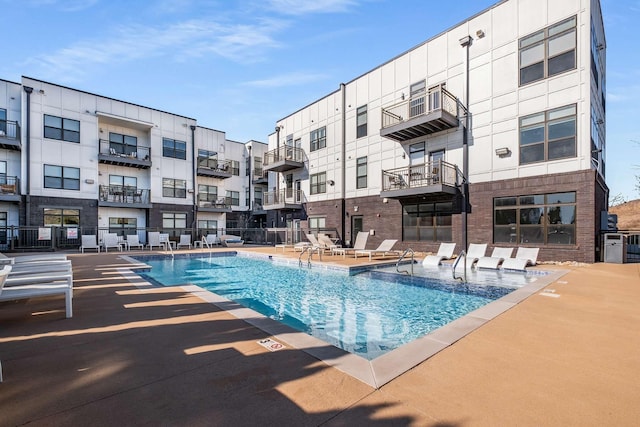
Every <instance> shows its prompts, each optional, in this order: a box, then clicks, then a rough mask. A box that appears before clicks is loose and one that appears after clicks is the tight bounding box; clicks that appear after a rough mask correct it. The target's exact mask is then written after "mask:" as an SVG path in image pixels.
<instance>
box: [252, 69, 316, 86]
mask: <svg viewBox="0 0 640 427" xmlns="http://www.w3.org/2000/svg"><path fill="white" fill-rule="evenodd" d="M326 78H327V75H325V74H318V73H308V74H306V73H302V72H297V73H287V74H281V75H278V76H273V77H270V78H268V79H262V80H252V81H248V82H245V83H244V84H245V85H246V86H253V87H263V88H276V87H285V86H300V85H304V84H307V83H311V82H316V81H319V80H324V79H326Z"/></svg>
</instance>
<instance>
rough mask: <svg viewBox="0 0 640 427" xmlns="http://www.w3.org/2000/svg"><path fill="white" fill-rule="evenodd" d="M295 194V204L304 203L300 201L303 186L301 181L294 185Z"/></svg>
mask: <svg viewBox="0 0 640 427" xmlns="http://www.w3.org/2000/svg"><path fill="white" fill-rule="evenodd" d="M294 184H295V185H294V187H293V188H294V191H295V192H294V194H293V198H294V203H302V200H300V199H301V198H302V196H301V195H302V184H301V183H300V180H299V179H297V180H296V182H295V183H294Z"/></svg>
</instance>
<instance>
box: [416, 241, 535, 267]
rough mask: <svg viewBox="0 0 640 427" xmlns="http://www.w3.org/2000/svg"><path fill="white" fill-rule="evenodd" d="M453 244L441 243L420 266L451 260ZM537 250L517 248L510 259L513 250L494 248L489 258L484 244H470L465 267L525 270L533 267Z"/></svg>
mask: <svg viewBox="0 0 640 427" xmlns="http://www.w3.org/2000/svg"><path fill="white" fill-rule="evenodd" d="M455 247H456V244H455V243H442V244H440V248H439V250H438V253H437V254H436V255H429V256H427V257H425V259H424V260H423V262H422V264H423V265H424V266H425V267H434V266H438V265H440V264H441V263H442V261H443V260H447V259H451V258H452V257H453V253H454V251H455ZM539 250H540V249H539V248H524V247H519V248H518V250H517V252H516V255H515V256H514V257H512V256H511V255H512V254H513V248H503V247H495V248H494V249H493V251H492V252H491V256H485V253H486V251H487V244H486V243H482V244H480V243H471V244H470V245H469V250H468V251H467V253H466V263H467V267H471V268H472V267H475V268H479V269H492V270H497V269H498V268H502V269H504V270H518V271H523V270H526V268H527V267H528V266H534V265H536V263H537V260H538V252H539Z"/></svg>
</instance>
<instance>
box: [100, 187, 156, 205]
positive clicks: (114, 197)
mask: <svg viewBox="0 0 640 427" xmlns="http://www.w3.org/2000/svg"><path fill="white" fill-rule="evenodd" d="M99 191H100V201H101V202H111V203H123V204H133V205H137V204H142V205H145V204H149V201H150V197H151V190H147V189H143V188H138V187H131V186H128V185H125V186H122V185H101V186H100V187H99Z"/></svg>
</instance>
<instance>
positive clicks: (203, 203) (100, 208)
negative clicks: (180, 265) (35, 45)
mask: <svg viewBox="0 0 640 427" xmlns="http://www.w3.org/2000/svg"><path fill="white" fill-rule="evenodd" d="M266 149H267V145H266V144H264V143H261V142H258V141H249V142H247V143H241V142H237V141H233V140H229V139H227V137H226V135H225V133H224V132H222V131H219V130H215V129H209V128H206V127H202V126H199V125H198V124H197V120H196V119H194V118H190V117H185V116H181V115H178V114H173V113H168V112H164V111H160V110H157V109H153V108H149V107H144V106H140V105H136V104H132V103H129V102H126V101H121V100H116V99H112V98H108V97H104V96H100V95H96V94H92V93H88V92H84V91H81V90H76V89H72V88H68V87H64V86H61V85H57V84H54V83H48V82H44V81H41V80H37V79H34V78H29V77H23V78H22V80H21V82H20V83H15V82H10V81H5V80H0V181H1V183H2V187H1V190H2V192H1V193H0V228H3V227H11V226H16V227H26V226H33V227H57V228H59V229H61V230H63V231H64V229H65V228H80V229H81V230H83V232H89V233H95V232H96V230H109V231H111V232H117V233H118V234H121V235H124V234H132V233H135V232H136V230H138V231H139V235H140V238H141V240H143V241H144V239H145V237H146V233H144V230H145V229H148V228H152V229H162V230H167V231H171V232H172V233H174V234H178V233H181V232H183V231H185V230H189V231H192V230H193V231H194V237H197V236H199V235H202V234H207V233H217V232H218V231H219V230H221V229H225V228H228V227H238V226H243V227H247V226H261V225H263V224H264V223H265V221H266V212H265V211H263V210H261V204H262V194H263V193H264V192H265V191H264V190H266V181H265V180H264V175H263V171H262V165H261V162H262V157H263V155H264V152H265V151H266ZM253 169H256V170H257V172H256V171H254V170H253ZM256 173H259V174H260V176H259V179H258V178H256ZM255 195H257V196H255ZM4 230H6V228H4ZM7 234H8V233H7V232H6V231H5V232H4V233H2V235H1V236H0V240H2V241H0V246H3V247H4V248H7V247H8V241H7V239H8V235H7ZM62 236H64V233H63V234H62ZM14 237H15V236H14ZM61 238H62V237H61ZM69 244H73V242H69Z"/></svg>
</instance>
